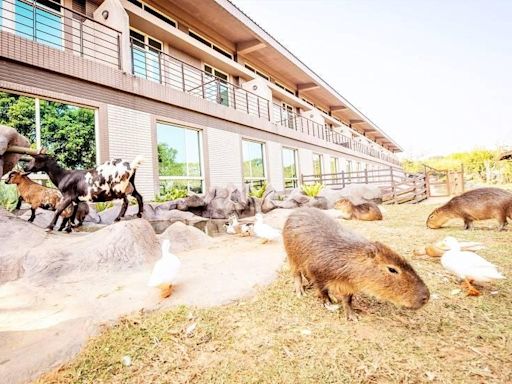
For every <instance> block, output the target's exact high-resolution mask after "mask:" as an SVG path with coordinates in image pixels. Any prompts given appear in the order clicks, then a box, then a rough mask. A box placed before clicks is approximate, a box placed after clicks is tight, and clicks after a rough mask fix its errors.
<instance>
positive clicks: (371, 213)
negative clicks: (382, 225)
mask: <svg viewBox="0 0 512 384" xmlns="http://www.w3.org/2000/svg"><path fill="white" fill-rule="evenodd" d="M334 208H336V209H337V210H338V211H340V212H341V217H342V218H343V219H345V220H352V219H356V220H364V221H375V220H382V212H381V211H380V209H379V207H378V206H377V204H375V203H372V202H368V203H363V204H357V205H356V204H353V203H352V202H351V201H350V200H349V199H340V200H338V201H337V202H336V204H335V205H334Z"/></svg>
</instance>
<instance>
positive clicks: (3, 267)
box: [0, 208, 47, 284]
mask: <svg viewBox="0 0 512 384" xmlns="http://www.w3.org/2000/svg"><path fill="white" fill-rule="evenodd" d="M46 237H47V234H46V232H45V231H44V230H43V229H41V228H39V227H37V226H35V225H33V224H30V223H27V222H26V221H24V220H22V219H20V218H18V217H16V216H14V215H13V214H11V213H9V212H7V211H6V210H4V209H3V208H0V284H1V283H5V282H7V281H12V280H16V279H19V278H20V277H21V276H22V275H23V267H22V263H23V259H24V256H25V252H26V250H27V249H29V248H31V247H35V246H37V245H38V244H40V243H41V242H42V241H43V240H44V239H45V238H46Z"/></svg>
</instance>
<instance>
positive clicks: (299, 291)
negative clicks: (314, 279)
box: [293, 271, 304, 297]
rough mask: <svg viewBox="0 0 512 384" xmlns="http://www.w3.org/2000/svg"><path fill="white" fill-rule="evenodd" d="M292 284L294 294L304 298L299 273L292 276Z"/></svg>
mask: <svg viewBox="0 0 512 384" xmlns="http://www.w3.org/2000/svg"><path fill="white" fill-rule="evenodd" d="M293 283H294V284H295V294H296V295H297V297H301V296H304V286H303V285H302V275H301V273H300V271H297V272H295V273H294V274H293Z"/></svg>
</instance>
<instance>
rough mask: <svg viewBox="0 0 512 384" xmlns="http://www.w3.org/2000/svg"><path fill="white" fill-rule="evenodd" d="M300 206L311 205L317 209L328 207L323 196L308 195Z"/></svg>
mask: <svg viewBox="0 0 512 384" xmlns="http://www.w3.org/2000/svg"><path fill="white" fill-rule="evenodd" d="M302 206H305V207H313V208H318V209H328V208H327V206H328V205H327V199H326V198H325V197H323V196H315V197H310V198H309V201H308V202H307V203H306V204H303V205H302Z"/></svg>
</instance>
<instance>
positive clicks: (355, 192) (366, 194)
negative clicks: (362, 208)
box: [340, 184, 382, 204]
mask: <svg viewBox="0 0 512 384" xmlns="http://www.w3.org/2000/svg"><path fill="white" fill-rule="evenodd" d="M340 192H341V197H344V198H348V199H349V200H350V201H352V203H353V204H362V203H366V202H368V201H374V202H376V203H380V202H382V191H381V189H380V188H379V187H378V186H376V185H372V184H349V185H347V186H346V187H345V188H343V189H342V190H341V191H340ZM341 197H340V198H341Z"/></svg>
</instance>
